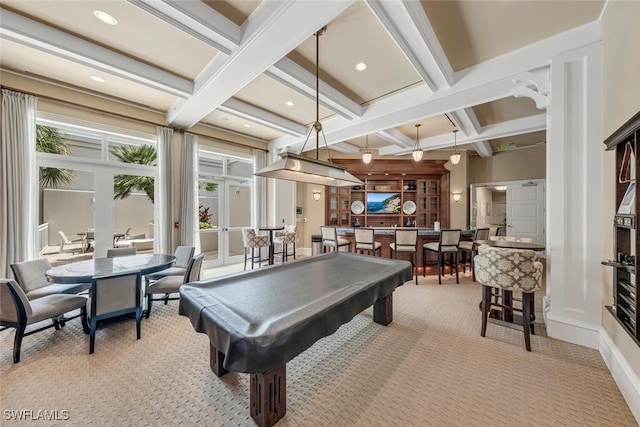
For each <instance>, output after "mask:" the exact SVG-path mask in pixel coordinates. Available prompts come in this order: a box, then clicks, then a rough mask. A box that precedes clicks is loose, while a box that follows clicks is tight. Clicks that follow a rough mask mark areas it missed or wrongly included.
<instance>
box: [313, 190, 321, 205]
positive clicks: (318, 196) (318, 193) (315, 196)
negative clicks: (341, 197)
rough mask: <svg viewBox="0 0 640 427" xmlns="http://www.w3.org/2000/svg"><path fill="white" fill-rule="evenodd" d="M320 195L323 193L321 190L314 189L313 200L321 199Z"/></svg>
mask: <svg viewBox="0 0 640 427" xmlns="http://www.w3.org/2000/svg"><path fill="white" fill-rule="evenodd" d="M320 196H322V193H321V192H319V191H314V192H313V200H315V201H316V202H317V201H318V200H320Z"/></svg>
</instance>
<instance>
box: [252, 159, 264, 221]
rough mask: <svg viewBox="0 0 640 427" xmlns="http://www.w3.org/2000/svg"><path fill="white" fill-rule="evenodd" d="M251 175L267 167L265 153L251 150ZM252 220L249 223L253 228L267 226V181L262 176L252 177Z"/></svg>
mask: <svg viewBox="0 0 640 427" xmlns="http://www.w3.org/2000/svg"><path fill="white" fill-rule="evenodd" d="M251 154H252V155H253V173H256V172H257V171H259V170H260V169H262V168H264V167H265V166H267V153H266V152H265V151H262V150H258V149H253V150H252V153H251ZM252 215H253V218H251V223H252V224H253V225H254V226H255V227H260V226H261V225H264V224H267V179H266V178H265V177H263V176H256V175H254V176H253V210H252Z"/></svg>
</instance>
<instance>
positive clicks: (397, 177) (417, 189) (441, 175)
mask: <svg viewBox="0 0 640 427" xmlns="http://www.w3.org/2000/svg"><path fill="white" fill-rule="evenodd" d="M334 162H336V163H340V164H341V165H342V166H344V167H346V168H347V169H348V170H349V172H350V173H352V174H353V175H355V176H357V177H358V178H360V179H361V180H362V181H363V182H364V185H358V186H353V187H333V186H328V187H327V188H326V194H327V197H326V217H325V218H326V223H327V224H328V225H333V226H339V227H352V226H356V227H357V226H361V227H392V226H396V227H407V226H410V227H433V225H434V223H435V222H436V221H440V223H441V225H442V227H448V225H449V198H448V197H443V195H448V194H449V171H447V170H446V169H444V167H443V166H442V165H443V164H444V163H445V162H441V161H432V162H434V163H433V164H431V165H430V166H428V167H426V168H425V165H428V163H427V162H422V163H415V162H413V161H411V162H405V161H391V162H393V163H390V162H388V161H387V162H385V161H381V160H379V161H377V162H379V163H380V165H376V166H381V168H385V169H387V170H390V171H389V172H385V173H380V174H376V175H373V174H370V173H364V171H363V170H361V169H362V165H363V163H362V162H361V161H357V162H355V161H348V160H344V161H339V160H334ZM369 166H370V165H369ZM394 169H397V170H398V173H393V172H394ZM416 169H418V170H425V172H427V173H428V174H424V173H423V174H420V173H412V172H414V170H416ZM382 170H384V169H382ZM400 171H405V172H400ZM381 200H382V201H383V202H384V203H385V208H384V209H381V210H378V209H376V208H375V207H374V203H376V202H374V201H378V203H382V202H381ZM368 202H369V206H368Z"/></svg>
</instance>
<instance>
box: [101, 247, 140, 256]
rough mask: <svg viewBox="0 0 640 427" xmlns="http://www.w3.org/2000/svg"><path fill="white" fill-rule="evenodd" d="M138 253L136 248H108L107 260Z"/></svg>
mask: <svg viewBox="0 0 640 427" xmlns="http://www.w3.org/2000/svg"><path fill="white" fill-rule="evenodd" d="M137 253H138V249H137V248H109V249H107V258H115V257H119V256H131V255H135V254H137Z"/></svg>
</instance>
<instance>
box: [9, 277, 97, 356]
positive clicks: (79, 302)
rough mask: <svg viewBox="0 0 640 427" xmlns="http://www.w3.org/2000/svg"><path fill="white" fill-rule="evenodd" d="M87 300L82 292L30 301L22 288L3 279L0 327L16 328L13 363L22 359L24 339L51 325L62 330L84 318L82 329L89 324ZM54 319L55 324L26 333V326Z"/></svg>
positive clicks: (13, 282) (49, 326) (50, 326)
mask: <svg viewBox="0 0 640 427" xmlns="http://www.w3.org/2000/svg"><path fill="white" fill-rule="evenodd" d="M86 303H87V299H86V298H85V297H83V296H79V295H66V294H54V295H47V296H43V297H42V298H38V299H35V300H31V301H30V300H29V298H27V295H26V294H25V293H24V291H23V290H22V288H21V287H20V286H19V285H18V284H17V283H16V282H15V281H13V280H10V279H0V326H4V327H5V328H14V329H15V330H16V331H15V337H14V339H13V363H18V362H20V348H21V346H22V339H23V338H24V337H26V336H29V335H32V334H35V333H36V332H40V331H44V330H45V329H49V328H56V330H59V329H60V328H61V327H64V326H65V323H66V322H67V321H69V320H71V319H75V318H76V317H82V325H83V328H85V329H86V326H87V312H86ZM77 309H80V314H78V315H76V316H72V317H67V318H65V317H64V314H65V313H68V312H70V311H73V310H77ZM47 319H51V320H52V324H50V325H47V326H42V327H39V328H37V329H34V330H31V331H29V332H25V331H26V329H27V326H29V325H33V324H35V323H38V322H41V321H43V320H47Z"/></svg>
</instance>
